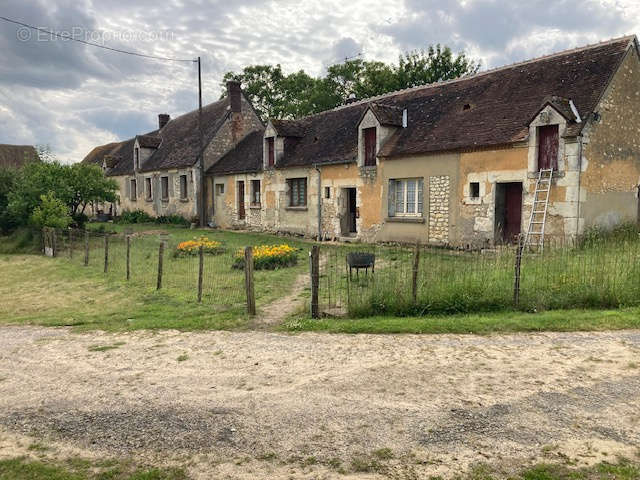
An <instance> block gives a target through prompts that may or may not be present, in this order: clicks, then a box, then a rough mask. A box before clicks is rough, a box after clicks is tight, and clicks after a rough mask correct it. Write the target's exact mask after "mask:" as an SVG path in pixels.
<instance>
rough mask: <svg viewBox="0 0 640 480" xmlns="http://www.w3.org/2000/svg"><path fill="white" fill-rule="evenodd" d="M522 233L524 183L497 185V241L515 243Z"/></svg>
mask: <svg viewBox="0 0 640 480" xmlns="http://www.w3.org/2000/svg"><path fill="white" fill-rule="evenodd" d="M521 231H522V183H521V182H512V183H497V184H496V212H495V241H496V243H513V242H514V241H516V240H517V237H518V235H519V234H520V232H521Z"/></svg>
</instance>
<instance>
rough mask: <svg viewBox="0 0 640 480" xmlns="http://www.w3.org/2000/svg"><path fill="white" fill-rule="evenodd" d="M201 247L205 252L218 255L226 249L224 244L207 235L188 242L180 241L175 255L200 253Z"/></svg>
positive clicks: (182, 255)
mask: <svg viewBox="0 0 640 480" xmlns="http://www.w3.org/2000/svg"><path fill="white" fill-rule="evenodd" d="M200 247H202V250H203V251H204V253H207V254H209V255H218V254H220V253H222V252H223V251H224V249H223V248H222V244H221V243H220V242H217V241H215V240H209V239H208V238H207V237H200V238H194V239H193V240H187V241H186V242H180V243H179V244H178V246H177V247H176V249H175V251H174V252H173V256H174V257H186V256H189V255H198V253H199V251H200Z"/></svg>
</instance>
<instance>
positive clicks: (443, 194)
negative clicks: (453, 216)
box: [429, 175, 451, 244]
mask: <svg viewBox="0 0 640 480" xmlns="http://www.w3.org/2000/svg"><path fill="white" fill-rule="evenodd" d="M450 181H451V180H450V177H449V176H448V175H438V176H432V177H429V242H430V243H441V244H447V243H449V195H450V188H451V186H450Z"/></svg>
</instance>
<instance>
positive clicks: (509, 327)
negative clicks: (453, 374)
mask: <svg viewBox="0 0 640 480" xmlns="http://www.w3.org/2000/svg"><path fill="white" fill-rule="evenodd" d="M280 328H281V329H282V330H285V331H290V332H304V331H311V332H327V333H429V334H439V333H456V334H467V333H472V334H479V335H484V334H489V333H512V332H542V331H557V332H567V331H602V330H620V329H628V328H640V308H629V309H621V310H554V311H546V312H541V313H526V312H515V311H507V312H492V313H483V314H455V315H437V316H420V317H415V316H408V317H390V316H372V317H364V318H348V319H343V318H322V319H319V320H314V319H311V318H308V317H306V316H305V317H296V318H291V319H289V320H287V321H286V322H284V323H283V324H282V325H281V327H280Z"/></svg>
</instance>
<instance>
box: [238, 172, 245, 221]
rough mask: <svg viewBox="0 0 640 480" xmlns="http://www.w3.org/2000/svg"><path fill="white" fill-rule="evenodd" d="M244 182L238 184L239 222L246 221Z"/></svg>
mask: <svg viewBox="0 0 640 480" xmlns="http://www.w3.org/2000/svg"><path fill="white" fill-rule="evenodd" d="M244 216H245V211H244V182H242V181H240V182H238V220H244Z"/></svg>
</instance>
